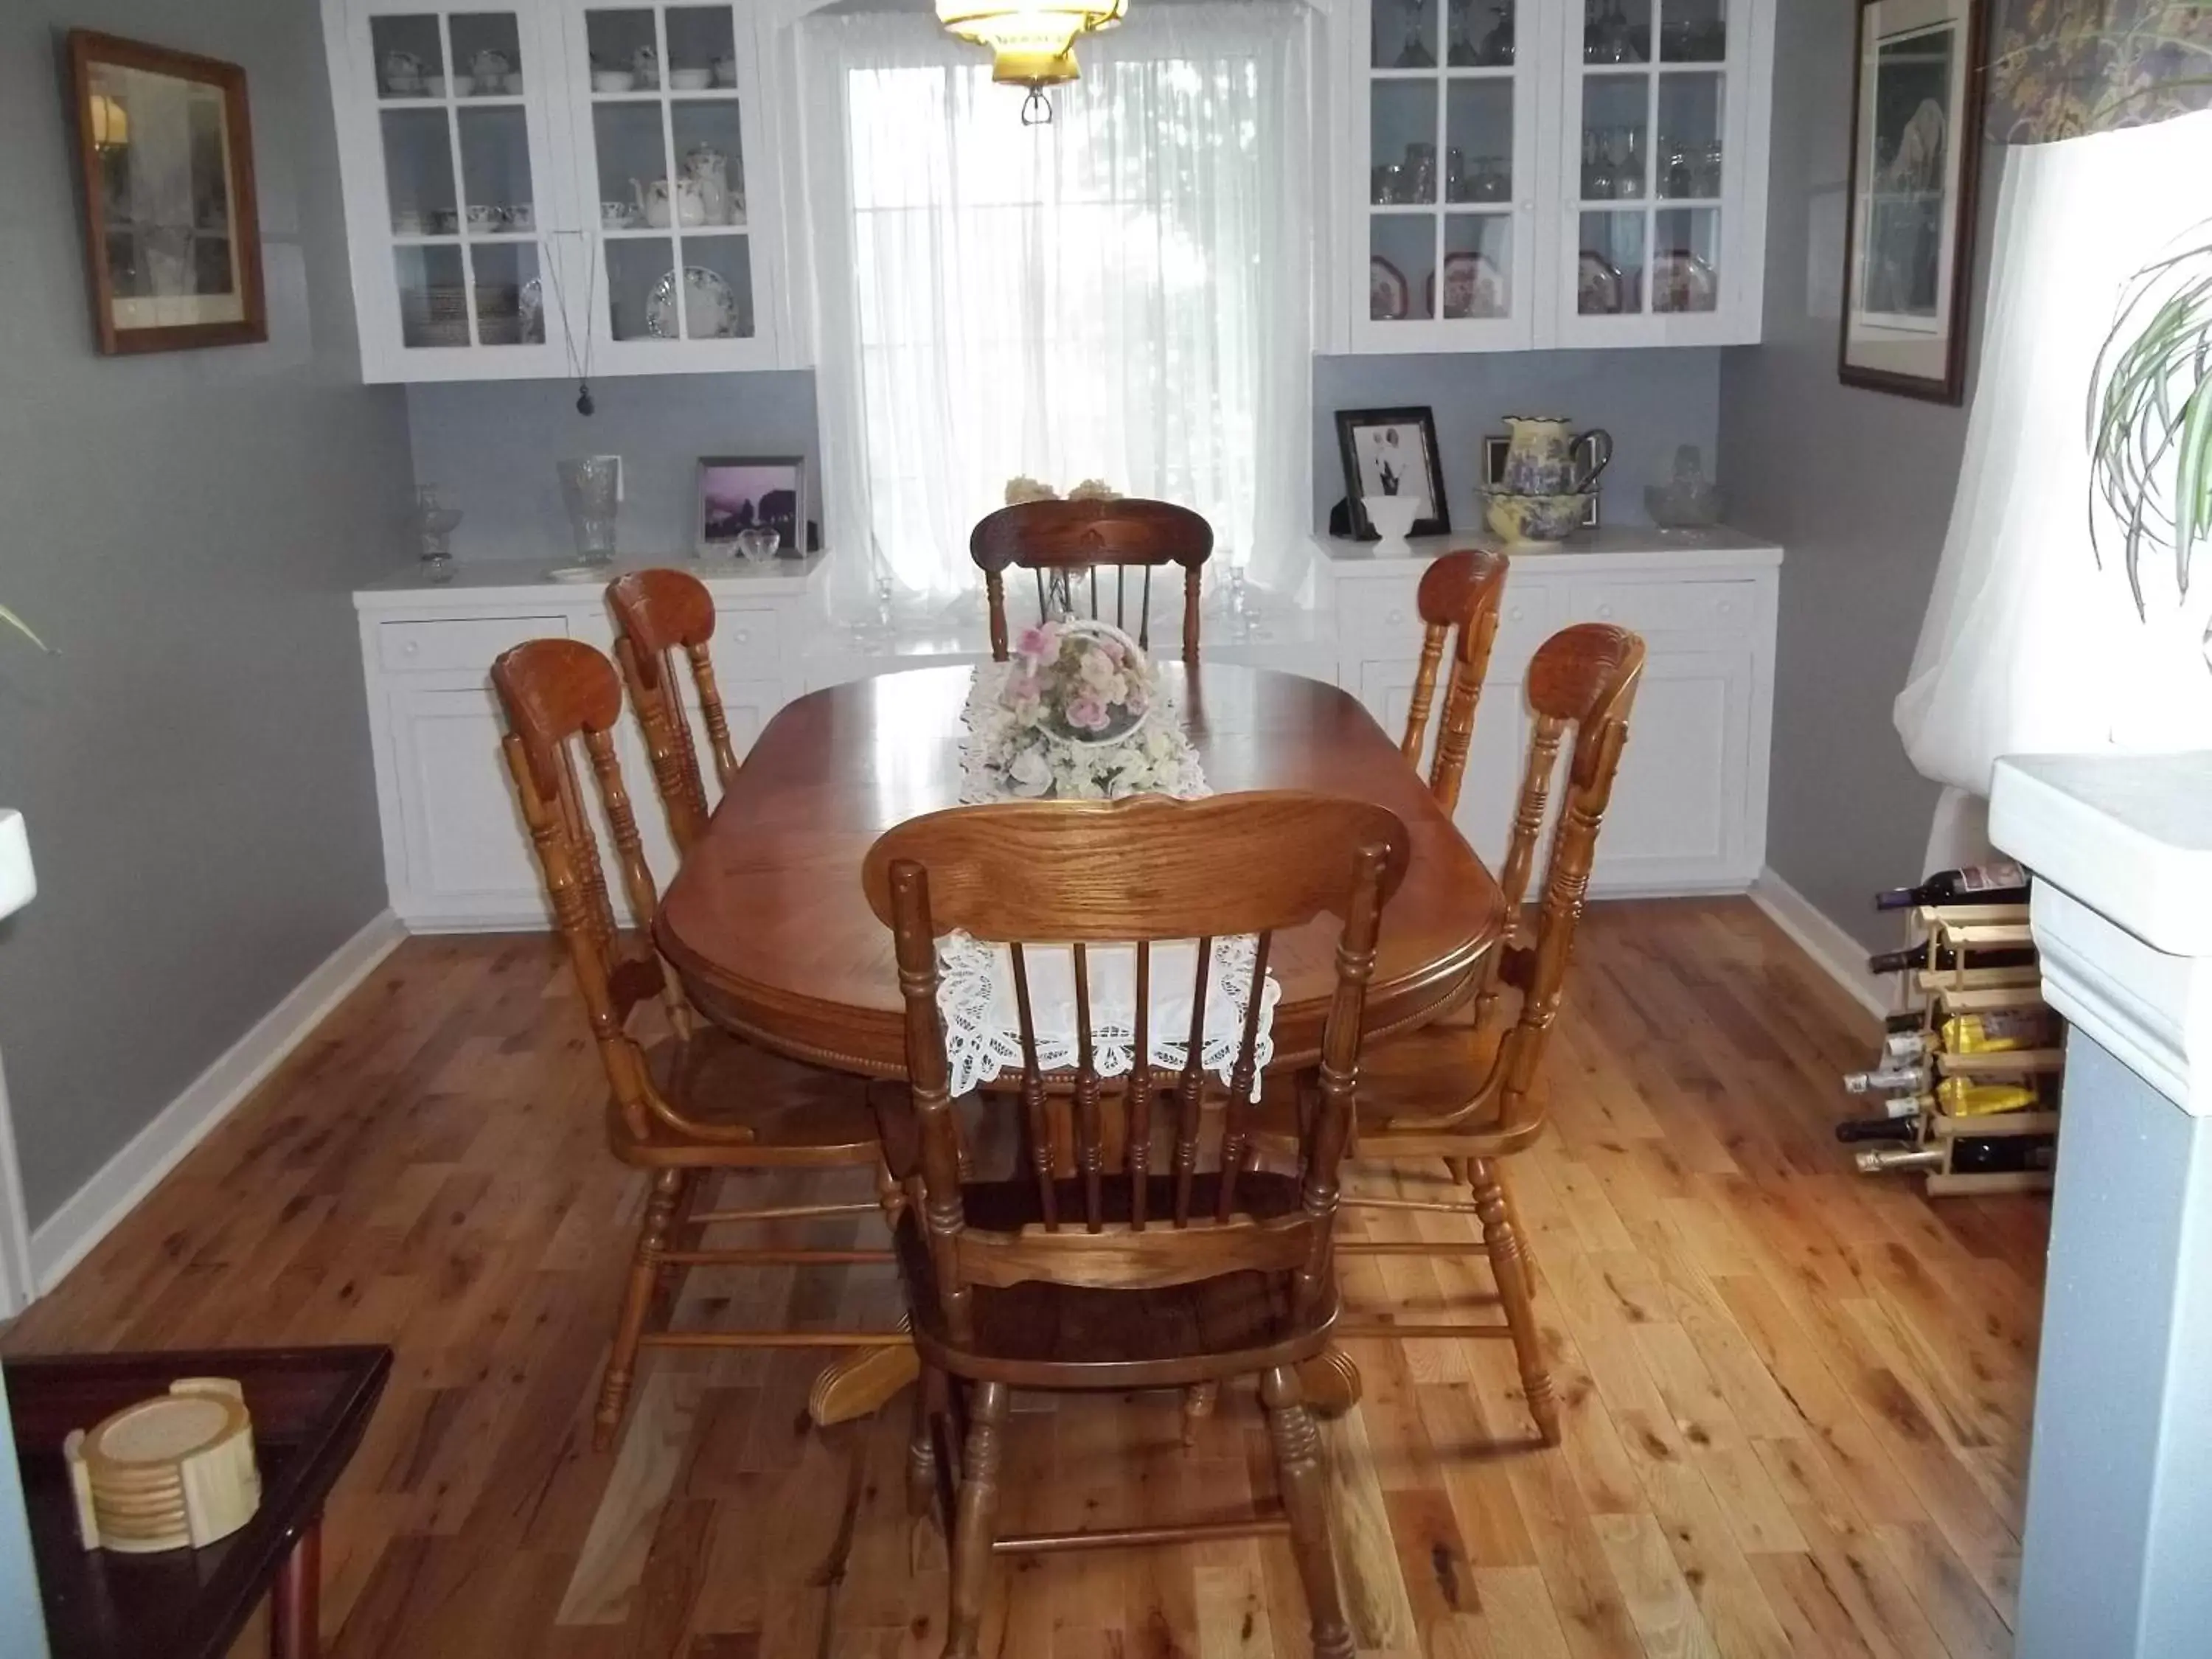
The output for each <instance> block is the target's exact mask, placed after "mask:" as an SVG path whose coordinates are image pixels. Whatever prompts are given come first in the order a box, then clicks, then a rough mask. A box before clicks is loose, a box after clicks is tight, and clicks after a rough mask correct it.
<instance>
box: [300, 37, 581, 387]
mask: <svg viewBox="0 0 2212 1659" xmlns="http://www.w3.org/2000/svg"><path fill="white" fill-rule="evenodd" d="M335 33H337V36H338V38H337V39H334V40H333V41H332V44H331V52H330V60H331V87H332V102H333V106H334V108H335V110H336V112H337V120H338V124H339V131H340V134H341V138H342V143H341V155H342V157H343V164H344V165H343V175H342V176H343V190H344V192H345V198H346V223H347V229H348V232H349V240H350V244H351V249H352V259H353V267H354V294H355V298H356V304H357V305H358V307H359V311H360V328H361V337H362V371H363V374H364V375H365V376H366V378H368V379H369V380H497V379H502V378H508V377H517V376H528V375H545V374H559V373H561V372H562V362H563V360H564V358H565V356H566V343H565V341H564V338H563V337H562V333H561V319H560V315H559V310H560V308H559V307H558V306H557V305H556V304H554V303H552V301H553V299H554V283H553V281H552V272H551V259H550V255H549V247H550V236H551V233H552V232H553V231H554V229H555V228H556V221H557V220H558V219H559V218H560V216H561V211H562V203H563V202H564V200H565V199H566V196H567V191H565V189H564V188H563V180H562V178H561V176H560V173H559V168H560V167H561V165H562V163H561V160H560V158H559V157H558V155H556V150H555V149H554V147H553V145H552V143H550V123H549V121H548V118H547V113H546V112H547V110H548V108H549V107H550V98H551V96H552V94H553V91H554V88H555V83H556V79H557V77H558V76H559V75H560V72H561V71H560V67H559V64H558V58H559V53H560V40H559V34H558V32H557V30H556V29H555V28H553V27H551V26H550V21H549V20H544V14H543V13H542V12H541V10H540V9H539V8H538V6H537V5H535V4H521V5H514V6H510V7H507V8H505V9H501V8H499V7H497V6H490V5H468V4H460V5H441V4H436V3H428V4H426V3H422V0H347V3H346V6H345V9H344V11H343V29H342V30H340V31H335Z"/></svg>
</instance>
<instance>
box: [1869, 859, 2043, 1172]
mask: <svg viewBox="0 0 2212 1659" xmlns="http://www.w3.org/2000/svg"><path fill="white" fill-rule="evenodd" d="M1911 928H1912V932H1913V935H1914V939H1913V943H1912V945H1911V950H1910V963H1909V965H1907V966H1905V967H1904V968H1903V969H1900V970H1899V974H1898V978H1899V981H1901V984H1902V986H1903V989H1904V997H1905V1001H1904V1006H1903V1007H1902V1008H1901V1009H1900V1011H1899V1015H1900V1018H1893V1020H1892V1021H1891V1025H1890V1033H1891V1034H1890V1038H1889V1043H1890V1045H1892V1047H1891V1049H1890V1056H1889V1060H1888V1061H1887V1062H1886V1063H1894V1060H1895V1053H1896V1048H1898V1047H1899V1046H1902V1047H1904V1048H1911V1047H1912V1046H1913V1045H1914V1043H1915V1042H1916V1039H1915V1038H1914V1036H1912V1035H1911V1033H1913V1032H1916V1031H1917V1033H1918V1034H1919V1036H1918V1037H1917V1043H1918V1045H1919V1055H1920V1058H1919V1059H1918V1060H1917V1061H1915V1062H1914V1063H1917V1064H1920V1065H1922V1066H1924V1070H1925V1077H1926V1083H1925V1094H1924V1097H1923V1104H1922V1105H1921V1106H1920V1108H1919V1109H1918V1110H1917V1112H1916V1113H1914V1114H1913V1115H1911V1116H1910V1117H1900V1118H1897V1119H1894V1120H1893V1123H1894V1141H1895V1143H1896V1145H1895V1146H1893V1148H1892V1149H1891V1150H1890V1151H1888V1152H1874V1153H1869V1154H1864V1155H1863V1156H1862V1160H1861V1164H1860V1167H1861V1168H1862V1169H1863V1170H1868V1171H1869V1173H1872V1172H1875V1171H1877V1170H1884V1169H1890V1170H1898V1171H1899V1172H1903V1171H1905V1170H1915V1171H1918V1172H1921V1173H1923V1174H1924V1175H1925V1176H1926V1177H1927V1183H1928V1193H1929V1196H1930V1197H1932V1198H1941V1197H1950V1196H1957V1195H1962V1194H1973V1193H2015V1192H2048V1191H2049V1190H2050V1189H2051V1164H2052V1163H2053V1162H2054V1161H2055V1154H2056V1150H2057V1134H2058V1116H2059V1090H2060V1083H2061V1078H2062V1074H2063V1071H2064V1069H2065V1063H2066V1053H2065V1048H2064V1041H2065V1026H2064V1023H2063V1021H2062V1020H2061V1019H2060V1018H2059V1017H2058V1016H2057V1013H2055V1012H2052V1011H2051V1007H2050V1006H2049V1005H2048V1004H2046V1003H2045V1001H2044V1000H2043V990H2042V970H2041V969H2040V967H2039V964H2038V963H2036V962H2035V961H2034V960H2033V957H2030V958H2029V959H2028V960H2027V961H2024V962H2023V961H2021V960H2020V957H2021V953H2022V952H2023V951H2033V948H2034V938H2033V934H2032V933H2030V931H2029V928H2028V909H2027V904H2026V903H2025V902H2015V903H2001V904H1923V905H1918V906H1916V907H1914V908H1913V909H1912V911H1911ZM1993 958H1994V959H1996V963H1997V965H1994V966H1993V965H1990V963H1991V960H1992V959H1993ZM1905 1014H1914V1015H1917V1020H1916V1021H1913V1022H1911V1023H1909V1024H1908V1023H1907V1022H1906V1021H1905V1019H1904V1018H1902V1016H1904V1015H1905ZM1961 1022H1966V1023H1970V1025H1971V1029H1974V1030H1988V1029H1991V1028H1993V1027H1996V1026H1999V1025H2002V1024H2007V1023H2009V1024H2010V1025H2011V1026H2012V1027H2013V1028H2014V1029H2015V1031H2017V1030H2018V1028H2019V1027H2020V1026H2021V1024H2023V1023H2027V1024H2029V1025H2030V1026H2031V1029H2033V1030H2035V1031H2036V1033H2037V1035H2036V1036H2034V1038H2033V1041H2032V1042H2028V1043H2027V1045H2026V1046H2004V1047H1993V1048H1987V1049H1974V1048H1972V1045H1971V1044H1969V1043H1954V1042H1951V1041H1948V1040H1947V1038H1946V1036H1945V1033H1946V1032H1947V1031H1948V1032H1953V1033H1956V1032H1959V1031H1960V1030H1962V1029H1966V1028H1965V1027H1962V1024H1960V1023H1961ZM2013 1041H2014V1042H2018V1041H2020V1038H2019V1037H2018V1036H2015V1038H2014V1039H2013ZM1852 1086H1854V1087H1857V1086H1860V1085H1857V1083H1854V1084H1853V1085H1852ZM2015 1094H2018V1095H2020V1096H2022V1098H2020V1099H2018V1100H2017V1101H2016V1102H2013V1103H2005V1102H2008V1100H2010V1097H2012V1096H2014V1095H2015ZM1875 1133H1880V1132H1875ZM1867 1138H1873V1136H1872V1135H1869V1137H1867ZM2015 1140H2024V1141H2026V1142H2027V1145H2025V1146H2021V1147H2020V1148H2019V1149H2018V1150H2017V1151H2015V1150H2013V1149H2012V1148H2011V1147H2010V1146H2008V1145H2007V1143H2010V1142H2013V1141H2015ZM1991 1164H1996V1165H1999V1166H2006V1165H2024V1166H2025V1167H1995V1168H1992V1167H1989V1166H1990V1165H1991Z"/></svg>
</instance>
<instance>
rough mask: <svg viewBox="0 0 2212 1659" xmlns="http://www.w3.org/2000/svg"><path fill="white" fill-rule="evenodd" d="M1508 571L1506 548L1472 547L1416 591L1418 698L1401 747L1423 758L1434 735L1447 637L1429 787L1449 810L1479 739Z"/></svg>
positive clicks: (1448, 559)
mask: <svg viewBox="0 0 2212 1659" xmlns="http://www.w3.org/2000/svg"><path fill="white" fill-rule="evenodd" d="M1505 570H1506V559H1505V556H1504V554H1503V553H1492V552H1491V551H1490V550H1488V549H1486V548H1479V547H1469V548H1462V549H1461V550H1459V551H1457V552H1455V553H1447V554H1445V555H1444V556H1443V557H1442V558H1441V559H1438V560H1437V562H1435V563H1434V564H1432V565H1431V566H1430V567H1429V568H1428V569H1427V570H1426V571H1425V572H1424V573H1423V574H1422V576H1421V587H1420V592H1419V595H1418V596H1417V603H1418V604H1419V607H1420V612H1421V665H1420V668H1419V671H1417V672H1416V673H1415V674H1414V676H1413V702H1412V704H1411V706H1410V707H1408V708H1407V710H1406V735H1405V738H1404V739H1403V741H1402V742H1401V743H1400V744H1399V747H1400V748H1401V750H1404V751H1405V756H1406V758H1407V760H1408V761H1410V762H1411V763H1413V764H1414V765H1415V766H1419V764H1420V763H1421V750H1422V749H1423V747H1424V746H1425V744H1426V743H1427V740H1428V735H1429V708H1430V706H1431V704H1432V703H1433V702H1434V701H1435V699H1436V694H1437V665H1438V664H1440V663H1441V662H1442V661H1443V654H1444V646H1445V644H1446V643H1447V642H1448V641H1450V642H1451V644H1452V655H1451V678H1450V679H1449V681H1448V682H1447V683H1446V684H1445V687H1444V712H1443V722H1442V724H1441V726H1439V728H1438V730H1437V752H1436V754H1435V756H1434V757H1433V758H1431V761H1430V763H1429V788H1430V791H1431V793H1433V794H1434V795H1435V796H1436V798H1437V802H1438V803H1439V804H1440V805H1442V806H1443V809H1444V811H1446V812H1450V811H1455V810H1456V809H1457V807H1458V805H1459V786H1460V780H1461V779H1462V777H1464V776H1465V775H1466V773H1467V750H1468V744H1469V743H1470V742H1472V741H1473V740H1474V706H1475V703H1476V702H1477V701H1478V700H1480V697H1481V696H1482V678H1483V676H1484V675H1486V674H1487V673H1488V672H1489V671H1490V647H1492V645H1493V644H1494V643H1496V641H1497V639H1498V602H1499V601H1500V600H1501V599H1503V598H1504V593H1505ZM1455 633H1456V635H1457V638H1456V640H1455V641H1454V640H1453V639H1452V636H1453V635H1454V634H1455Z"/></svg>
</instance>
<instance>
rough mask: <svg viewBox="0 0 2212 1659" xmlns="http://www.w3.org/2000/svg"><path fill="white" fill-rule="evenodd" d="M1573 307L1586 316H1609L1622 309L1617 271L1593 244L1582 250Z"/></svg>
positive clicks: (1576, 274) (1576, 276) (1576, 275)
mask: <svg viewBox="0 0 2212 1659" xmlns="http://www.w3.org/2000/svg"><path fill="white" fill-rule="evenodd" d="M1575 309H1576V310H1577V311H1579V312H1580V313H1582V314H1583V316H1585V317H1610V316H1613V315H1616V314H1618V313H1619V312H1620V309H1621V303H1620V272H1619V271H1618V270H1614V269H1613V262H1612V261H1611V260H1610V259H1608V258H1606V257H1605V255H1603V254H1602V253H1600V252H1598V251H1597V250H1596V249H1595V248H1588V247H1586V248H1584V249H1583V253H1582V262H1581V265H1580V268H1579V269H1578V270H1577V271H1576V273H1575Z"/></svg>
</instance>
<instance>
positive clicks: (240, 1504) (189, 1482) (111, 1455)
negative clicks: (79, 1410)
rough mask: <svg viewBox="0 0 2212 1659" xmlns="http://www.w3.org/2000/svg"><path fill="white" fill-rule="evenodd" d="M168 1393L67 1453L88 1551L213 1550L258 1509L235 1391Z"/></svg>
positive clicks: (206, 1386)
mask: <svg viewBox="0 0 2212 1659" xmlns="http://www.w3.org/2000/svg"><path fill="white" fill-rule="evenodd" d="M171 1386H172V1388H173V1389H174V1390H175V1391H174V1392H173V1393H171V1394H168V1395H162V1396H161V1397H159V1398H157V1399H153V1400H142V1401H139V1402H138V1403H137V1405H135V1406H126V1407H124V1409H123V1410H121V1411H119V1412H118V1413H115V1414H114V1415H113V1416H112V1417H109V1418H107V1419H104V1420H103V1421H102V1422H100V1424H99V1425H98V1426H97V1427H95V1428H94V1429H92V1430H91V1431H89V1432H87V1431H82V1430H80V1431H77V1432H76V1433H75V1434H73V1435H71V1436H70V1437H69V1439H68V1440H67V1442H65V1443H64V1447H63V1451H64V1455H65V1456H66V1457H67V1458H68V1461H69V1465H70V1480H71V1483H72V1484H73V1486H75V1488H76V1500H77V1526H78V1530H79V1532H80V1534H82V1540H83V1542H84V1547H86V1548H87V1549H95V1548H98V1549H110V1550H115V1551H118V1552H120V1553H124V1554H127V1555H142V1554H151V1553H155V1552H156V1551H160V1550H173V1549H182V1548H184V1547H186V1546H188V1545H191V1546H198V1545H205V1544H211V1543H213V1542H214V1541H216V1539H218V1538H222V1537H227V1536H228V1534H231V1533H234V1532H235V1531H237V1530H238V1528H240V1527H242V1526H244V1525H245V1524H246V1522H247V1520H248V1519H250V1518H251V1517H252V1514H253V1512H254V1510H256V1509H258V1507H259V1506H260V1502H261V1478H260V1474H259V1472H258V1468H257V1467H256V1465H255V1462H254V1457H253V1433H252V1419H251V1418H249V1417H248V1416H247V1415H246V1405H245V1402H244V1401H242V1400H241V1399H240V1397H239V1393H238V1385H237V1384H236V1383H230V1382H227V1381H225V1380H224V1379H221V1378H213V1377H199V1378H186V1379H184V1380H183V1381H180V1382H179V1383H174V1384H172V1385H171Z"/></svg>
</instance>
